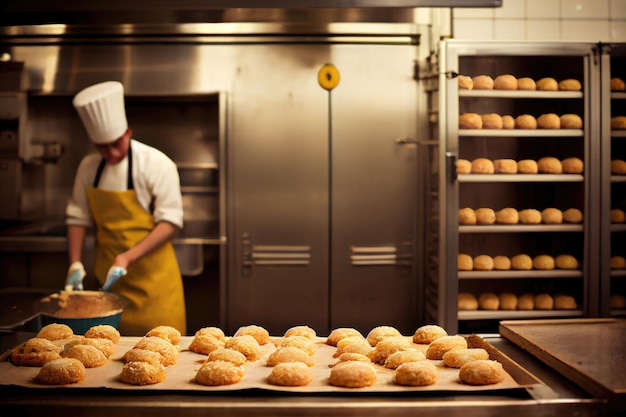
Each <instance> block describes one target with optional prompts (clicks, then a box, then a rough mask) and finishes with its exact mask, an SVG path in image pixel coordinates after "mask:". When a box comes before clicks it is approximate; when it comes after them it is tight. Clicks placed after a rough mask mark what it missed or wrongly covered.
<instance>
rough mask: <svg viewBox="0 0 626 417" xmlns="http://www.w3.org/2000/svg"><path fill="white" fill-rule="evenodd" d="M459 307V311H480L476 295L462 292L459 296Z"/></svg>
mask: <svg viewBox="0 0 626 417" xmlns="http://www.w3.org/2000/svg"><path fill="white" fill-rule="evenodd" d="M457 307H458V309H459V310H465V311H473V310H478V300H477V299H476V297H475V296H474V294H470V293H467V292H461V293H459V295H458V303H457Z"/></svg>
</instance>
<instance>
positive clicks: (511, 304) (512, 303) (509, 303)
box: [498, 292, 517, 310]
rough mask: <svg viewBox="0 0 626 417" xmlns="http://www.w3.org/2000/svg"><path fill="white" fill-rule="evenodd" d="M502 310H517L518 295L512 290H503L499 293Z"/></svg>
mask: <svg viewBox="0 0 626 417" xmlns="http://www.w3.org/2000/svg"><path fill="white" fill-rule="evenodd" d="M498 299H499V301H500V310H517V295H515V294H513V293H511V292H501V293H500V294H498Z"/></svg>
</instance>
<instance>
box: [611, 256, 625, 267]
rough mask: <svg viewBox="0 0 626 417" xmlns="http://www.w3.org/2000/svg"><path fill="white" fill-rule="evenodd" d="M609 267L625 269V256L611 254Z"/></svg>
mask: <svg viewBox="0 0 626 417" xmlns="http://www.w3.org/2000/svg"><path fill="white" fill-rule="evenodd" d="M611 269H626V258H624V257H623V256H619V255H617V256H611Z"/></svg>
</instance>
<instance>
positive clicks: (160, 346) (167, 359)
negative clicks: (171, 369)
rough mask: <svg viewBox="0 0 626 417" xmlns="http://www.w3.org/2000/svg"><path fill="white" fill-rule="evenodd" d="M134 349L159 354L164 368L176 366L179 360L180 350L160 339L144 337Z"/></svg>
mask: <svg viewBox="0 0 626 417" xmlns="http://www.w3.org/2000/svg"><path fill="white" fill-rule="evenodd" d="M134 347H135V348H137V349H146V350H151V351H153V352H158V353H159V354H160V355H161V363H162V364H163V366H170V365H174V364H175V363H176V361H177V360H178V353H179V352H178V348H177V347H176V346H174V345H172V344H171V343H170V342H168V341H167V340H164V339H161V338H160V337H152V336H151V337H142V338H141V339H139V341H137V343H135V346H134Z"/></svg>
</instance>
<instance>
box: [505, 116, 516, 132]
mask: <svg viewBox="0 0 626 417" xmlns="http://www.w3.org/2000/svg"><path fill="white" fill-rule="evenodd" d="M502 129H515V119H514V118H513V116H511V115H510V114H505V115H504V116H502Z"/></svg>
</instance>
